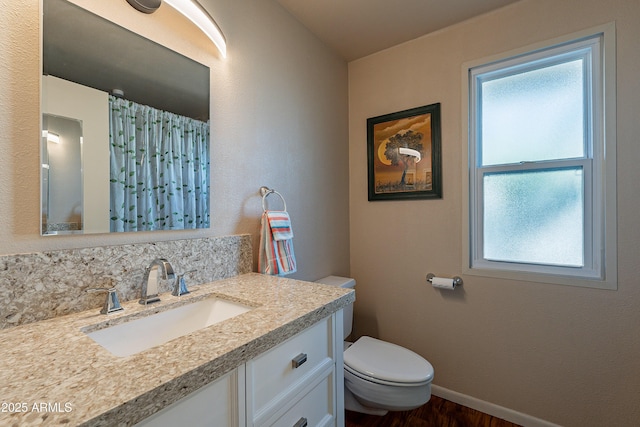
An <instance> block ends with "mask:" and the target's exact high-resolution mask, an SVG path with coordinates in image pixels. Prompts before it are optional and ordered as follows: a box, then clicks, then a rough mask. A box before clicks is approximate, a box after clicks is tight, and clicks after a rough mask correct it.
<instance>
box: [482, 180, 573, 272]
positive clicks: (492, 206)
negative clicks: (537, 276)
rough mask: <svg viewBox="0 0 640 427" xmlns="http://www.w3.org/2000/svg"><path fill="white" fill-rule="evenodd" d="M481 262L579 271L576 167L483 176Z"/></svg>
mask: <svg viewBox="0 0 640 427" xmlns="http://www.w3.org/2000/svg"><path fill="white" fill-rule="evenodd" d="M483 181H484V182H483V183H484V258H485V259H488V260H492V261H506V262H520V263H528V264H547V265H562V266H570V267H582V266H583V265H584V259H583V230H584V216H583V173H582V169H581V168H580V167H576V168H570V169H556V170H545V171H533V172H531V171H526V172H502V173H490V174H485V175H484V180H483Z"/></svg>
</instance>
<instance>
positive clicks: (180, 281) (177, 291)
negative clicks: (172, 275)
mask: <svg viewBox="0 0 640 427" xmlns="http://www.w3.org/2000/svg"><path fill="white" fill-rule="evenodd" d="M195 271H196V270H189V271H185V272H184V273H181V274H178V275H176V280H175V282H174V283H173V290H172V291H171V295H173V296H174V297H179V296H180V295H186V294H188V293H189V289H187V283H186V282H185V280H184V275H185V274H189V273H193V272H195Z"/></svg>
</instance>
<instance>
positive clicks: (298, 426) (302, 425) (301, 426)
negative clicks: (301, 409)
mask: <svg viewBox="0 0 640 427" xmlns="http://www.w3.org/2000/svg"><path fill="white" fill-rule="evenodd" d="M293 427H307V419H306V418H305V417H302V418H300V419H299V420H298V422H297V423H295V424H294V425H293Z"/></svg>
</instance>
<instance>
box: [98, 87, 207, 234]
mask: <svg viewBox="0 0 640 427" xmlns="http://www.w3.org/2000/svg"><path fill="white" fill-rule="evenodd" d="M109 107H110V120H109V126H110V132H109V142H110V143H109V148H110V158H111V176H110V181H111V204H110V211H111V212H110V219H111V220H110V224H111V231H151V230H180V229H191V228H208V227H209V124H208V123H204V122H201V121H198V120H195V119H191V118H189V117H184V116H179V115H177V114H173V113H170V112H166V111H161V110H157V109H155V108H152V107H149V106H146V105H141V104H137V103H135V102H132V101H128V100H126V99H122V98H116V97H114V96H109Z"/></svg>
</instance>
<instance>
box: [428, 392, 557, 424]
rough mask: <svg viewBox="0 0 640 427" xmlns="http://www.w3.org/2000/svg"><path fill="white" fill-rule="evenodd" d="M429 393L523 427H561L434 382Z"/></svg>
mask: <svg viewBox="0 0 640 427" xmlns="http://www.w3.org/2000/svg"><path fill="white" fill-rule="evenodd" d="M431 393H432V394H434V395H435V396H438V397H441V398H443V399H446V400H450V401H451V402H455V403H457V404H459V405H463V406H466V407H468V408H471V409H475V410H477V411H480V412H484V413H485V414H489V415H492V416H494V417H498V418H501V419H503V420H507V421H509V422H512V423H515V424H519V425H521V426H524V427H561V426H559V425H558V424H554V423H551V422H549V421H545V420H541V419H540V418H536V417H533V416H531V415H527V414H523V413H522V412H518V411H514V410H513V409H509V408H505V407H504V406H499V405H496V404H493V403H490V402H485V401H484V400H480V399H476V398H475V397H471V396H467V395H466V394H462V393H458V392H457V391H453V390H449V389H446V388H444V387H440V386H437V385H435V384H432V385H431Z"/></svg>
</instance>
